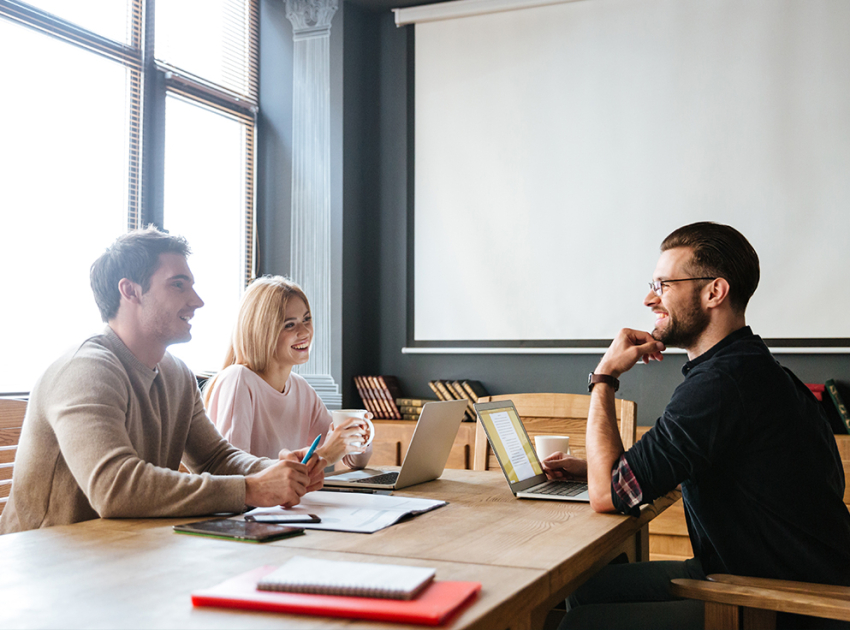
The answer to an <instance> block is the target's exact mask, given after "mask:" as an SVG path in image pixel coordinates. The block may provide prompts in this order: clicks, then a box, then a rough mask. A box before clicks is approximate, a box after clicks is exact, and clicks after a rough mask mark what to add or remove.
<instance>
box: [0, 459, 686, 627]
mask: <svg viewBox="0 0 850 630" xmlns="http://www.w3.org/2000/svg"><path fill="white" fill-rule="evenodd" d="M397 494H400V495H401V494H404V495H407V494H409V495H414V496H418V497H424V498H439V499H444V500H447V501H449V505H448V506H446V507H443V508H440V509H438V510H435V511H433V512H429V513H427V514H423V515H420V516H417V517H415V518H413V519H411V520H409V521H406V522H403V523H399V524H397V525H394V526H392V527H390V528H388V529H384V530H382V531H380V532H377V533H375V534H349V533H341V532H324V531H308V533H307V535H306V536H299V537H296V538H292V539H284V540H280V541H276V542H273V543H267V544H264V545H254V544H246V543H238V542H232V541H226V540H216V539H212V538H203V537H196V536H185V535H180V534H175V533H173V532H172V531H171V526H172V525H174V524H177V523H184V522H190V521H192V520H197V519H192V518H182V519H146V520H94V521H88V522H85V523H78V524H76V525H68V526H63V527H53V528H48V529H43V530H34V531H29V532H22V533H19V534H8V535H5V536H0V558H2V563H0V566H2V569H0V601H2V604H0V627H3V628H23V627H33V628H59V627H61V628H83V627H85V628H92V627H110V628H124V627H127V628H160V627H169V628H219V627H220V628H235V627H251V628H265V627H276V628H305V627H311V628H340V627H349V626H353V627H382V628H384V627H387V628H391V627H394V626H393V625H392V624H383V623H369V622H354V621H349V620H334V619H330V618H322V617H303V616H295V615H279V614H269V613H259V612H242V611H231V610H222V609H213V608H192V605H191V602H190V599H189V595H190V593H191V592H192V591H194V590H198V589H201V588H206V587H209V586H213V585H215V584H218V583H219V582H222V581H224V580H225V579H227V578H229V577H232V576H234V575H236V574H239V573H242V572H245V571H248V570H251V569H254V568H256V567H258V566H260V565H264V564H275V565H277V564H282V563H283V562H285V561H286V560H288V559H289V558H291V557H292V556H294V555H306V556H312V557H321V558H326V559H345V560H354V561H357V560H360V561H370V562H383V563H396V564H409V565H418V566H432V567H435V568H436V569H437V578H438V579H443V580H473V581H478V582H481V583H482V585H483V588H482V593H481V596H480V597H479V598H478V599H477V600H476V601H475V602H474V603H473V604H472V605H471V606H469V607H468V608H466V609H465V610H464V611H463V612H462V614H461V615H460V616H458V617H457V618H455V619H454V620H453V621H452V623H451V624H450V626H449V627H451V628H482V629H483V628H487V629H495V628H512V629H520V630H521V629H530V628H539V627H541V626H542V624H543V620H544V619H545V615H546V612H547V611H548V610H550V609H551V608H552V606H554V605H555V604H556V603H557V602H558V601H559V600H561V599H563V598H564V597H565V596H566V595H567V594H568V593H569V592H571V591H572V590H573V589H574V588H575V587H576V586H578V585H579V584H581V583H582V582H583V581H584V580H586V579H587V578H588V577H589V576H591V575H592V574H593V573H594V572H595V571H597V570H598V569H599V568H601V567H602V566H604V565H605V564H607V563H608V562H609V561H610V560H611V559H612V558H614V557H615V556H617V555H618V554H619V553H621V552H623V551H625V552H627V553H629V555H630V557H631V558H633V559H639V558H641V557H642V554H644V555H643V557H645V554H646V553H647V549H646V546H647V545H646V527H645V526H646V523H647V522H648V521H649V520H651V518H652V517H653V516H654V515H655V514H656V513H658V512H659V511H660V510H662V509H664V508H666V507H667V505H669V504H670V503H671V502H672V501H673V500H675V498H676V497H675V496H670V497H664V498H662V499H660V500H659V501H657V502H656V504H655V505H654V506H647V507H645V508H644V511H643V514H642V515H641V517H640V518H632V517H624V516H618V515H608V514H596V513H594V512H593V511H592V510H591V509H590V507H589V506H588V505H586V504H574V503H564V502H556V501H526V500H517V499H515V498H513V496H512V495H511V493H510V491H509V490H508V486H507V483H506V482H505V479H504V476H503V475H502V473H501V472H473V471H467V470H446V472H445V473H444V475H443V477H442V478H441V479H438V480H436V481H433V482H430V483H427V484H422V485H420V486H416V487H413V488H409V489H407V490H402V491H399V492H398V493H397Z"/></svg>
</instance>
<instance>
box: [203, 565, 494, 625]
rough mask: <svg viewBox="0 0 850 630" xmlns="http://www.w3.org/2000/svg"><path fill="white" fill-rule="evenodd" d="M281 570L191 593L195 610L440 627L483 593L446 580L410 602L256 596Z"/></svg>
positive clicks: (274, 594) (253, 574)
mask: <svg viewBox="0 0 850 630" xmlns="http://www.w3.org/2000/svg"><path fill="white" fill-rule="evenodd" d="M277 568H278V567H277V566H264V567H260V568H258V569H254V570H253V571H248V572H247V573H243V574H241V575H237V576H235V577H232V578H230V579H229V580H225V581H224V582H222V583H221V584H219V585H217V586H213V587H212V588H207V589H203V590H200V591H195V592H194V593H192V605H193V606H215V607H219V608H241V609H245V610H261V611H265V612H282V613H293V614H297V615H321V616H325V617H343V618H347V619H374V620H378V621H399V622H401V623H415V624H421V625H428V626H436V625H440V624H442V623H444V622H445V621H446V620H447V619H448V618H449V617H451V616H452V615H453V614H455V613H456V612H458V611H459V610H460V609H461V608H462V607H463V606H464V605H465V604H467V603H468V602H471V601H472V600H473V599H475V597H476V596H477V595H478V593H479V592H480V591H481V584H480V583H479V582H443V581H439V582H432V583H431V585H430V586H429V587H428V588H426V589H425V590H424V591H422V593H421V594H420V595H419V597H417V598H416V599H412V600H399V599H376V598H372V597H344V596H339V595H309V594H306V593H282V592H276V591H258V590H257V582H258V581H259V580H260V578H262V577H263V576H264V575H267V574H268V573H271V572H272V571H274V570H275V569H277Z"/></svg>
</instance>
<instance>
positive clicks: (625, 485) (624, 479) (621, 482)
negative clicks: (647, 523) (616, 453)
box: [611, 455, 643, 508]
mask: <svg viewBox="0 0 850 630" xmlns="http://www.w3.org/2000/svg"><path fill="white" fill-rule="evenodd" d="M611 487H612V488H613V489H614V492H615V493H616V494H617V496H618V497H620V499H621V500H622V501H623V503H625V504H626V505H627V506H629V507H630V508H633V507H635V506H636V505H640V502H641V500H643V491H642V490H641V489H640V484H639V483H638V481H637V479H635V474H634V473H633V472H632V469H631V468H630V467H629V462H627V461H626V456H625V455H620V461H618V462H617V465H616V466H615V467H614V470H613V471H612V472H611Z"/></svg>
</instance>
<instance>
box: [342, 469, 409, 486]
mask: <svg viewBox="0 0 850 630" xmlns="http://www.w3.org/2000/svg"><path fill="white" fill-rule="evenodd" d="M396 479H398V473H397V472H388V473H384V474H383V475H375V476H374V477H365V478H364V479H352V480H351V481H352V482H353V483H382V484H386V485H392V484H394V483H395V482H396Z"/></svg>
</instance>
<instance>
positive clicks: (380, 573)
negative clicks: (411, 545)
mask: <svg viewBox="0 0 850 630" xmlns="http://www.w3.org/2000/svg"><path fill="white" fill-rule="evenodd" d="M436 572H437V570H436V569H429V568H426V567H410V566H400V565H397V564H375V563H372V562H343V561H338V560H321V559H318V558H304V557H302V556H295V557H294V558H291V559H290V560H289V561H288V562H287V563H286V564H284V565H283V566H281V567H280V568H279V569H276V570H274V571H272V572H271V573H269V574H268V575H266V576H265V577H264V578H263V579H261V580H260V581H259V582H258V583H257V588H258V589H259V590H262V591H288V592H290V593H315V594H320V595H353V596H356V597H378V598H383V599H413V598H415V597H416V596H417V595H418V594H419V593H420V592H421V591H422V590H423V589H424V588H425V587H426V586H428V584H430V583H431V581H432V580H433V579H434V575H435V573H436Z"/></svg>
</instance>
